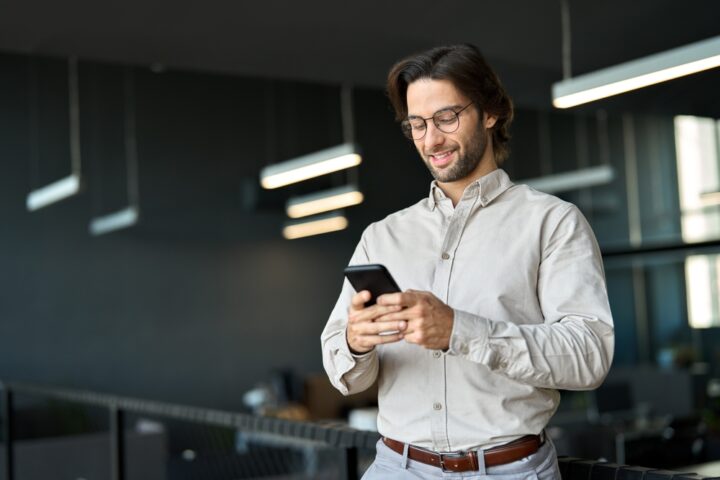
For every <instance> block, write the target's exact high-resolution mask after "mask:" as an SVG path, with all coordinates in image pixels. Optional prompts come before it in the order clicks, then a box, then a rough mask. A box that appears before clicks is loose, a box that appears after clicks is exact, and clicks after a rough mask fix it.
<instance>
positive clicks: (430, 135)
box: [422, 121, 445, 152]
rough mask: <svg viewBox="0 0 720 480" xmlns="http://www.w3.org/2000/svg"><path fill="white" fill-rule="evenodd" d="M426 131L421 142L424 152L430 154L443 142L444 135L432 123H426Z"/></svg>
mask: <svg viewBox="0 0 720 480" xmlns="http://www.w3.org/2000/svg"><path fill="white" fill-rule="evenodd" d="M426 128H427V130H426V131H425V136H424V137H423V139H422V141H423V143H424V146H425V151H426V152H431V151H432V150H433V149H434V148H435V147H437V146H438V145H442V144H443V143H444V142H445V134H444V133H443V132H441V131H440V129H438V128H437V127H436V126H435V124H434V123H433V122H431V121H430V122H427V127H426Z"/></svg>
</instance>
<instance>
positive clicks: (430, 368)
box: [321, 170, 614, 451]
mask: <svg viewBox="0 0 720 480" xmlns="http://www.w3.org/2000/svg"><path fill="white" fill-rule="evenodd" d="M364 263H381V264H384V265H385V266H386V267H387V268H388V270H389V271H390V273H391V274H392V275H393V277H394V278H395V280H396V281H397V283H398V285H399V286H400V288H401V289H403V290H406V289H413V290H425V291H429V292H432V293H433V294H434V295H435V296H437V297H438V298H439V299H440V300H442V301H443V302H445V303H446V304H447V305H449V306H450V307H451V308H452V309H453V311H454V318H453V328H452V334H451V337H450V347H449V349H448V350H447V351H440V350H430V349H426V348H423V347H421V346H418V345H416V344H411V343H408V342H406V341H404V340H400V341H398V342H395V343H389V344H384V345H379V346H377V347H375V348H374V349H373V350H371V351H370V352H369V353H366V354H363V355H354V354H353V353H351V352H350V349H349V347H348V344H347V340H346V326H347V316H348V308H349V306H350V300H351V297H352V296H353V294H354V293H355V291H354V290H353V288H352V286H351V285H350V284H349V282H348V281H347V280H345V283H344V285H343V288H342V292H341V294H340V298H339V299H338V301H337V304H336V305H335V308H334V309H333V311H332V313H331V315H330V319H329V320H328V323H327V325H326V327H325V329H324V331H323V333H322V338H321V340H322V349H323V364H324V366H325V370H326V371H327V374H328V376H329V378H330V381H331V382H332V384H333V385H334V386H335V387H336V388H337V389H338V390H340V391H341V392H342V393H343V394H345V395H349V394H352V393H356V392H359V391H362V390H364V389H367V388H368V387H369V386H371V385H372V384H373V383H374V382H375V381H376V380H377V381H378V387H379V394H378V408H379V414H378V430H379V432H380V433H381V434H382V435H385V436H387V437H390V438H393V439H396V440H400V441H402V442H405V443H410V444H413V445H417V446H420V447H424V448H427V449H431V450H435V451H456V450H468V449H474V448H489V447H492V446H495V445H499V444H502V443H506V442H509V441H512V440H515V439H517V438H519V437H521V436H523V435H527V434H538V433H540V432H541V431H542V429H543V428H544V427H545V426H546V425H547V423H548V421H549V420H550V417H551V416H552V415H553V413H554V412H555V410H556V409H557V406H558V403H559V401H560V395H559V392H558V391H557V389H569V390H583V389H591V388H595V387H597V386H598V385H599V384H600V383H601V382H602V380H603V378H604V377H605V375H606V373H607V371H608V369H609V366H610V363H611V361H612V354H613V345H614V333H613V323H612V317H611V313H610V307H609V305H608V299H607V291H606V287H605V278H604V272H603V267H602V260H601V257H600V251H599V249H598V246H597V243H596V241H595V237H594V235H593V233H592V230H591V229H590V226H589V225H588V223H587V221H586V220H585V218H584V217H583V216H582V214H581V213H580V211H579V210H578V209H577V207H575V206H574V205H572V204H570V203H567V202H564V201H562V200H560V199H558V198H556V197H553V196H551V195H547V194H544V193H540V192H538V191H536V190H533V189H532V188H530V187H528V186H525V185H514V184H513V183H512V182H511V181H510V179H509V178H508V176H507V174H506V173H505V172H504V171H503V170H495V171H493V172H491V173H490V174H488V175H485V176H483V177H482V178H480V179H478V180H477V181H475V182H474V183H472V184H470V185H469V186H468V187H467V188H466V189H465V191H464V193H463V196H462V198H461V199H460V201H459V202H458V203H457V205H455V206H453V204H452V201H451V200H450V199H449V198H447V197H446V196H445V195H444V194H443V192H442V190H441V189H440V188H439V187H438V186H437V184H436V182H433V183H432V185H431V188H430V195H429V197H428V198H426V199H423V200H421V201H420V202H418V203H417V204H415V205H413V206H411V207H409V208H406V209H404V210H401V211H399V212H396V213H394V214H392V215H390V216H388V217H387V218H385V219H384V220H382V221H380V222H376V223H373V224H371V225H370V226H368V227H367V229H366V230H365V232H364V233H363V235H362V238H361V240H360V242H359V244H358V246H357V248H356V250H355V253H354V254H353V256H352V259H351V260H350V264H351V265H352V264H364Z"/></svg>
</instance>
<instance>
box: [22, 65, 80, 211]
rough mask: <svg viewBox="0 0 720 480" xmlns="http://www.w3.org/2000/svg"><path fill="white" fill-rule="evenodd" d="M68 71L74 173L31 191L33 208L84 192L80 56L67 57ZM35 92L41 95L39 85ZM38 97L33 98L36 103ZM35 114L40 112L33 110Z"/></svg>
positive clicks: (28, 200) (29, 202)
mask: <svg viewBox="0 0 720 480" xmlns="http://www.w3.org/2000/svg"><path fill="white" fill-rule="evenodd" d="M67 64H68V67H67V75H68V118H69V126H70V139H69V144H70V163H71V167H72V170H71V171H72V173H71V174H70V175H68V176H67V177H64V178H61V179H60V180H56V181H55V182H53V183H50V184H48V185H45V186H44V187H41V188H38V189H35V190H33V191H31V192H30V193H28V196H27V198H26V200H25V205H26V207H27V209H28V210H29V211H31V212H32V211H34V210H38V209H40V208H43V207H46V206H48V205H51V204H53V203H55V202H59V201H60V200H63V199H65V198H68V197H72V196H73V195H77V194H78V193H79V192H80V187H81V152H80V106H79V104H80V100H79V98H80V95H79V93H78V92H79V88H78V64H77V59H76V58H74V57H71V58H69V59H68V61H67ZM32 78H33V87H35V85H36V82H37V73H36V72H35V70H34V69H33V77H32ZM31 91H32V93H31V94H32V95H33V96H35V97H36V96H37V92H36V91H35V88H32V89H31ZM36 102H37V98H35V100H34V101H33V104H34V105H35V107H34V108H37V106H36ZM33 113H34V115H33V118H34V117H35V115H37V112H33ZM31 128H34V129H37V124H36V122H33V126H32V127H31Z"/></svg>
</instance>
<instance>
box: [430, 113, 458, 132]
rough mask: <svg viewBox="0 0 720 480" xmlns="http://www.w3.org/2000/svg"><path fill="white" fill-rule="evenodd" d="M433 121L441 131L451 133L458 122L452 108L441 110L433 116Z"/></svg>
mask: <svg viewBox="0 0 720 480" xmlns="http://www.w3.org/2000/svg"><path fill="white" fill-rule="evenodd" d="M433 123H435V126H436V127H437V128H438V129H439V130H440V131H441V132H445V133H453V132H454V131H455V130H457V128H458V125H459V123H460V122H458V116H457V113H455V112H454V111H453V110H441V111H439V112H437V113H436V114H435V115H434V116H433Z"/></svg>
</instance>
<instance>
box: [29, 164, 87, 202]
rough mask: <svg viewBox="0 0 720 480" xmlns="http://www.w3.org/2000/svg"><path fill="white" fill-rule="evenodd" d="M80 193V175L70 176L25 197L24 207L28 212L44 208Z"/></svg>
mask: <svg viewBox="0 0 720 480" xmlns="http://www.w3.org/2000/svg"><path fill="white" fill-rule="evenodd" d="M79 191H80V175H79V174H76V173H73V174H72V175H70V176H68V177H65V178H63V179H60V180H58V181H56V182H53V183H51V184H50V185H46V186H44V187H42V188H38V189H37V190H33V191H32V192H30V193H29V194H28V196H27V200H26V205H27V209H28V210H30V211H33V210H37V209H39V208H43V207H46V206H48V205H50V204H52V203H55V202H59V201H60V200H63V199H65V198H68V197H71V196H73V195H75V194H77V193H78V192H79Z"/></svg>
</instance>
